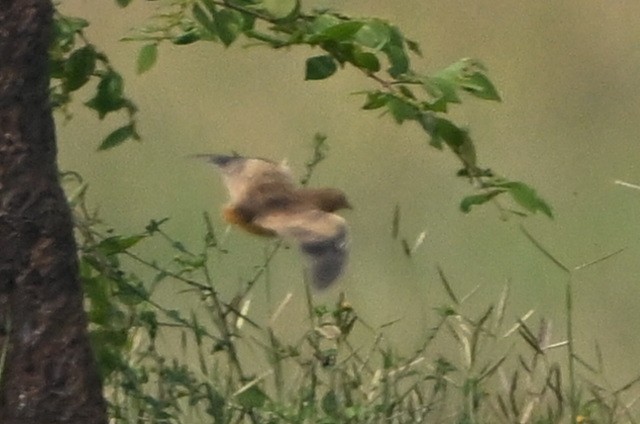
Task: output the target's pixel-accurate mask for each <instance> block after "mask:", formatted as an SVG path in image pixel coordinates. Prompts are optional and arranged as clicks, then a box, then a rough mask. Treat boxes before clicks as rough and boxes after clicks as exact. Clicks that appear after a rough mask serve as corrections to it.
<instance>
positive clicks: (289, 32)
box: [124, 0, 553, 217]
mask: <svg viewBox="0 0 640 424" xmlns="http://www.w3.org/2000/svg"><path fill="white" fill-rule="evenodd" d="M241 36H244V37H245V38H246V39H247V40H249V41H250V42H251V43H252V44H258V45H264V46H268V47H271V48H275V49H281V48H285V47H292V46H299V45H304V46H309V47H312V48H317V49H320V50H321V51H322V53H321V54H318V55H314V56H311V57H309V58H307V59H306V69H305V79H306V80H322V79H326V78H329V77H331V76H333V75H334V74H335V73H336V72H337V71H338V70H339V69H341V68H345V67H347V66H349V67H353V68H355V69H357V70H359V71H360V72H362V74H363V75H364V76H365V77H367V78H369V79H371V80H372V81H374V82H375V85H376V87H375V88H371V89H369V90H365V91H362V92H360V93H358V94H360V95H363V96H364V98H365V100H364V104H363V106H362V108H363V109H364V110H380V111H382V112H383V114H384V115H388V116H390V117H391V118H392V119H393V120H394V121H395V122H396V123H397V124H403V123H405V122H415V123H417V124H418V125H419V127H420V128H421V129H422V130H423V131H424V132H425V134H426V135H427V137H428V140H429V144H430V145H431V146H433V147H434V148H436V149H438V150H442V149H443V148H444V147H445V146H446V147H448V148H449V150H450V151H451V152H452V153H453V154H454V155H455V156H456V157H457V158H458V159H459V160H460V162H461V165H462V168H461V169H460V170H459V171H458V176H460V177H463V178H465V179H468V181H469V182H470V183H471V184H472V185H473V186H474V187H475V190H476V191H477V192H476V193H473V194H472V195H469V196H467V197H465V198H464V199H462V201H461V203H460V209H461V210H462V211H463V212H465V213H466V212H469V211H470V210H471V209H472V207H473V206H476V205H480V204H483V203H486V202H489V201H492V202H494V203H496V205H498V207H499V208H500V210H501V211H502V212H508V213H514V214H517V215H526V214H527V213H536V212H542V213H543V214H545V215H547V216H549V217H552V216H553V214H552V210H551V207H550V206H549V205H548V204H547V203H546V202H545V201H544V200H543V199H542V198H541V197H540V196H538V194H537V193H536V191H535V190H534V189H533V188H531V187H529V186H528V185H527V184H525V183H523V182H520V181H512V180H509V179H507V178H505V177H503V176H498V175H496V174H495V173H494V172H493V171H492V170H491V169H489V168H487V167H483V166H481V165H480V164H479V163H478V161H477V156H476V148H475V143H474V142H473V140H472V138H471V136H470V134H469V131H468V130H467V129H465V128H463V127H461V126H459V125H457V124H456V123H454V122H453V121H451V120H450V119H448V118H446V117H445V116H446V114H447V113H448V111H449V108H450V107H451V105H455V104H459V103H462V98H463V97H462V95H463V94H468V95H471V96H473V97H476V98H479V99H482V100H489V101H500V95H499V93H498V90H497V89H496V87H495V86H494V84H493V83H492V82H491V80H490V79H489V77H488V75H487V69H486V67H485V66H484V65H483V64H482V63H481V62H480V61H478V60H475V59H469V58H466V59H462V60H459V61H457V62H455V63H453V64H451V65H450V66H448V67H446V68H445V69H442V70H440V71H438V72H436V73H434V74H426V73H423V72H419V71H417V70H415V69H414V68H413V67H412V63H411V58H412V56H416V55H417V56H421V55H422V51H421V49H420V45H419V44H418V43H417V42H415V41H413V40H411V39H409V38H407V37H406V36H405V35H404V34H403V33H402V31H401V30H400V29H399V28H398V27H397V26H395V25H393V24H392V23H390V22H387V21H385V20H383V19H379V18H368V17H364V18H354V17H350V16H347V15H345V14H342V13H336V12H334V11H330V10H326V9H322V10H313V11H311V12H309V13H305V12H303V10H302V5H301V2H300V0H291V1H275V2H257V1H253V0H225V1H220V0H173V1H171V2H169V3H168V4H165V5H164V6H161V7H160V8H158V9H157V10H156V12H155V13H154V15H153V16H152V18H151V19H150V20H149V22H148V23H147V24H146V25H144V26H141V27H140V28H137V29H135V30H134V31H132V33H131V34H130V35H128V36H126V37H124V40H127V41H142V42H145V44H144V45H143V46H142V48H141V49H140V52H139V55H138V72H140V73H142V72H146V71H148V70H149V69H151V68H152V67H153V65H154V64H155V63H156V61H157V58H158V45H159V44H160V43H161V42H164V41H167V42H171V43H173V44H175V45H187V44H192V43H195V42H197V41H210V42H219V43H222V44H223V45H224V46H225V47H229V46H230V45H232V44H233V43H235V42H236V41H237V40H238V39H239V38H240V37H241ZM503 193H508V194H509V195H510V197H511V199H512V200H513V201H514V202H515V204H516V205H518V206H519V207H520V208H522V209H523V210H524V212H522V211H521V210H512V209H511V208H508V209H507V208H503V207H502V206H501V205H500V204H498V203H497V202H496V198H497V196H499V195H500V194H503Z"/></svg>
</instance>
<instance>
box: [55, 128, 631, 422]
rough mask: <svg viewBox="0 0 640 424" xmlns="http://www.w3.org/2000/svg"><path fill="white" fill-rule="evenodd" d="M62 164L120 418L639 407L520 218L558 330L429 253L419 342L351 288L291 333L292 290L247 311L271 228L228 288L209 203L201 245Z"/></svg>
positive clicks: (368, 416) (386, 415)
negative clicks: (402, 339) (582, 338)
mask: <svg viewBox="0 0 640 424" xmlns="http://www.w3.org/2000/svg"><path fill="white" fill-rule="evenodd" d="M322 141H323V139H321V138H320V139H317V140H316V142H317V143H316V150H315V151H314V156H313V158H312V159H311V160H310V161H309V162H308V163H307V168H308V171H309V172H308V174H307V175H306V176H305V177H304V180H305V181H308V180H309V178H310V177H311V173H312V172H313V169H314V167H315V166H317V165H318V164H319V163H320V162H321V161H322V159H323V158H324V153H323V151H322V149H323V146H324V145H323V143H322ZM63 180H64V181H65V184H66V186H67V190H68V192H69V193H70V194H69V202H70V203H71V205H72V207H73V208H74V213H75V219H76V228H77V236H78V240H79V257H80V270H81V276H82V280H83V282H84V289H85V292H86V307H87V310H88V313H89V317H90V322H91V324H90V330H91V337H92V342H93V346H94V349H95V352H96V355H97V357H98V361H99V366H100V369H101V372H102V376H103V379H104V382H105V394H106V396H107V399H108V403H109V412H110V417H111V420H112V422H113V423H142V422H149V423H199V422H202V423H207V422H209V423H210V422H215V423H243V422H246V423H327V424H329V423H387V422H388V423H415V422H428V423H500V422H504V423H514V422H516V423H563V422H578V423H620V422H636V419H637V416H638V411H637V406H636V405H635V399H633V398H632V396H633V393H634V392H635V393H637V388H638V387H637V386H638V382H640V377H635V378H630V379H629V381H627V382H625V383H624V384H621V385H619V386H612V385H611V384H610V383H608V382H607V379H606V375H605V373H604V362H605V361H604V359H603V358H602V354H601V352H600V348H599V346H598V345H597V344H596V345H595V346H594V348H595V353H596V354H595V357H596V358H597V362H596V363H588V362H587V361H585V360H584V359H582V358H581V355H580V353H579V352H576V351H575V348H574V344H573V340H572V331H573V322H572V319H571V318H572V311H573V306H572V290H573V287H572V284H571V273H572V271H573V269H570V268H569V267H565V266H564V265H563V264H562V263H560V262H559V261H557V260H556V259H555V258H554V257H553V256H552V254H551V253H550V252H548V251H547V250H545V249H544V247H543V246H542V245H540V243H539V242H537V241H536V240H535V239H534V238H533V236H531V234H529V233H528V232H527V231H526V229H524V227H523V236H524V237H527V238H529V239H530V240H531V242H532V243H534V244H535V245H536V246H537V247H538V248H539V249H540V251H541V254H544V255H547V256H548V257H549V258H550V259H551V260H553V261H555V262H556V264H557V265H558V266H559V267H561V268H563V269H564V270H566V271H567V282H566V293H565V296H566V310H565V314H566V317H567V323H566V324H567V328H568V331H567V334H566V335H565V336H561V337H560V338H556V337H554V336H553V335H552V334H551V331H550V325H549V324H548V323H547V322H545V321H544V320H541V321H540V322H539V323H537V324H534V323H532V322H531V320H532V319H531V317H532V315H533V312H534V311H529V312H528V313H526V314H525V315H523V316H521V317H516V318H515V319H512V318H509V316H510V315H509V313H508V305H509V286H508V285H507V286H505V287H504V288H503V289H502V291H501V293H499V295H497V296H496V297H497V298H496V301H495V302H494V303H491V304H489V305H486V306H485V307H484V308H482V312H481V313H473V312H470V311H472V310H473V311H477V310H479V309H478V305H477V303H476V304H474V303H473V302H474V292H472V293H469V294H466V295H464V296H462V295H460V294H459V293H457V290H456V287H455V285H454V284H452V283H450V282H449V281H448V279H447V276H446V274H445V271H444V270H442V269H438V273H439V279H440V282H441V287H442V290H443V293H444V294H446V299H448V301H446V302H444V303H442V304H437V305H425V307H426V308H429V309H431V310H433V314H432V317H431V319H429V320H426V321H424V322H416V324H415V325H416V326H419V327H420V328H421V329H422V331H421V333H422V340H421V341H420V348H418V349H416V350H415V352H413V353H411V354H406V353H401V352H405V351H406V349H404V348H403V347H402V346H398V345H394V344H393V343H392V342H390V341H389V339H387V337H386V336H385V334H387V332H388V331H392V327H393V323H388V324H386V325H383V326H381V327H379V328H373V327H372V326H370V325H368V324H367V319H366V317H361V316H359V315H358V311H357V310H355V309H354V308H353V307H352V305H351V304H350V303H349V299H347V298H346V297H345V296H344V295H341V296H340V298H339V300H338V301H337V302H336V303H335V304H331V305H323V304H318V303H316V301H315V300H314V297H313V295H312V293H310V292H309V291H307V296H306V313H305V314H304V315H303V316H300V317H299V320H298V322H299V323H302V324H301V325H303V326H304V327H306V330H305V331H304V332H303V334H301V335H300V336H299V337H297V338H293V337H295V336H292V334H291V333H287V332H284V331H282V328H283V327H282V326H281V325H279V321H278V320H279V317H280V316H281V315H282V314H283V311H285V310H286V309H287V308H289V307H290V306H291V303H292V300H291V295H287V296H285V297H284V298H283V299H279V300H276V301H274V302H273V305H269V311H270V313H269V316H268V318H267V319H265V320H264V321H256V320H255V319H254V318H253V317H252V311H253V309H254V308H255V305H253V304H255V303H256V302H261V301H263V300H262V299H263V296H257V293H256V286H259V285H262V284H269V279H268V271H269V266H270V262H271V261H272V260H273V258H274V257H275V256H276V255H278V252H279V251H281V250H282V243H281V242H273V243H272V244H271V245H270V248H269V250H267V251H266V252H265V257H264V260H263V261H262V262H261V263H258V264H255V268H253V269H254V274H253V275H252V276H251V277H250V278H247V279H246V280H245V281H242V282H241V283H240V284H239V285H238V287H237V291H236V292H235V293H234V294H233V295H231V296H229V297H224V296H223V295H222V294H221V293H220V292H219V290H218V289H217V287H216V278H215V274H216V271H215V270H213V269H212V262H213V261H214V260H215V258H220V257H221V256H224V255H231V254H233V252H229V251H228V250H227V248H226V247H225V243H224V237H221V231H220V230H218V229H216V228H215V227H214V225H213V224H212V221H211V219H210V218H209V216H208V215H207V214H206V213H205V214H204V215H203V223H202V225H203V230H204V231H203V234H204V235H203V238H202V241H201V243H199V245H198V246H187V245H185V244H184V243H182V242H181V241H179V240H177V239H175V238H174V237H173V236H172V235H171V234H168V233H167V232H166V231H165V230H164V223H165V221H166V220H164V219H162V220H151V221H150V222H149V224H148V225H147V226H146V228H144V229H141V230H140V232H139V233H136V234H118V233H117V232H115V231H114V230H113V229H109V228H108V226H107V225H106V224H104V223H102V222H101V221H100V219H99V217H98V216H97V214H96V213H95V212H94V211H92V210H91V208H90V207H89V206H88V205H87V203H86V199H85V195H86V192H87V184H86V183H85V182H83V181H82V178H81V177H80V176H79V175H77V174H74V173H66V174H64V175H63ZM151 239H156V241H160V242H162V243H166V244H167V245H168V246H169V247H170V249H171V250H172V251H173V254H172V255H171V257H167V258H150V257H147V256H145V254H144V253H140V252H145V249H144V244H145V243H149V242H151ZM615 253H617V252H615ZM615 253H614V254H615ZM612 255H613V254H612ZM610 256H611V255H607V256H606V257H604V258H601V259H599V260H596V261H593V262H590V263H588V264H584V265H582V266H580V267H578V268H584V267H587V266H590V265H593V264H595V263H597V262H599V261H600V260H605V259H607V258H608V257H610ZM217 263H218V264H219V263H220V262H219V261H218V262H217ZM578 268H575V269H578ZM301 283H302V282H301ZM163 285H171V286H172V287H174V288H173V289H172V291H175V292H177V293H180V294H179V295H180V296H184V297H185V300H186V302H184V303H187V304H190V305H194V306H193V309H192V310H191V311H185V310H175V309H172V308H171V307H170V306H165V305H163V304H161V303H160V301H159V300H158V299H157V297H158V296H157V295H156V293H157V292H158V291H159V290H160V289H161V287H162V286H163ZM180 286H181V287H180ZM260 290H263V288H262V287H261V288H260ZM260 293H262V292H260ZM296 301H298V302H299V301H300V300H299V299H297V300H296ZM252 305H253V306H252ZM285 327H286V326H285Z"/></svg>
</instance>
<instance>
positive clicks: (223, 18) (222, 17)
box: [213, 9, 244, 46]
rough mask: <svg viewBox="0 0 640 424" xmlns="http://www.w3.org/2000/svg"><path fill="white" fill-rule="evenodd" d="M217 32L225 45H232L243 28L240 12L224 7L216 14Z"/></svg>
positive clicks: (215, 24)
mask: <svg viewBox="0 0 640 424" xmlns="http://www.w3.org/2000/svg"><path fill="white" fill-rule="evenodd" d="M213 22H214V26H215V29H216V33H217V34H218V37H220V40H221V41H222V43H223V44H224V45H225V46H229V45H231V43H233V42H234V41H235V40H236V39H237V38H238V36H239V35H240V33H241V32H242V29H243V23H244V21H243V18H242V14H241V13H240V12H237V11H235V10H230V9H223V10H221V11H219V12H217V13H216V14H215V16H214V21H213Z"/></svg>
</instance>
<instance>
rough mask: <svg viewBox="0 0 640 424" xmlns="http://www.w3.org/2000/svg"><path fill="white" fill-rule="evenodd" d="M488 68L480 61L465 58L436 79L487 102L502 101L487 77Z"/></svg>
mask: <svg viewBox="0 0 640 424" xmlns="http://www.w3.org/2000/svg"><path fill="white" fill-rule="evenodd" d="M486 71H487V68H486V67H485V66H484V65H483V64H482V63H481V62H480V61H478V60H475V59H469V58H465V59H462V60H459V61H458V62H455V63H452V64H451V65H449V66H447V67H446V68H445V69H443V70H442V71H440V72H438V73H437V74H436V75H435V77H436V78H441V79H444V80H446V81H449V82H450V83H452V84H454V85H455V86H456V87H459V88H461V89H462V90H465V91H467V92H468V93H469V94H471V95H473V96H475V97H478V98H481V99H486V100H495V101H500V95H499V94H498V90H497V89H496V88H495V86H494V85H493V83H492V82H491V81H490V80H489V78H488V77H487V75H486Z"/></svg>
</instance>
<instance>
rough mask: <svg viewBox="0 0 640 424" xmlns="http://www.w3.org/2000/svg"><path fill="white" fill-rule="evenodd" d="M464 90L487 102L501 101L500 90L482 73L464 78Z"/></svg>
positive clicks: (462, 83)
mask: <svg viewBox="0 0 640 424" xmlns="http://www.w3.org/2000/svg"><path fill="white" fill-rule="evenodd" d="M460 86H461V87H462V89H463V90H465V91H467V92H469V93H470V94H472V95H474V96H476V97H478V98H481V99H485V100H495V101H498V102H499V101H501V100H502V99H501V98H500V94H498V90H497V89H496V87H495V86H494V85H493V83H492V82H491V81H490V80H489V78H488V77H487V76H486V75H485V74H483V73H480V72H476V73H473V74H471V75H468V76H466V77H465V78H464V80H463V81H462V82H461V83H460Z"/></svg>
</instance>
